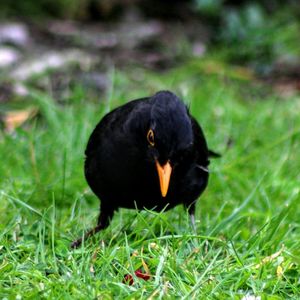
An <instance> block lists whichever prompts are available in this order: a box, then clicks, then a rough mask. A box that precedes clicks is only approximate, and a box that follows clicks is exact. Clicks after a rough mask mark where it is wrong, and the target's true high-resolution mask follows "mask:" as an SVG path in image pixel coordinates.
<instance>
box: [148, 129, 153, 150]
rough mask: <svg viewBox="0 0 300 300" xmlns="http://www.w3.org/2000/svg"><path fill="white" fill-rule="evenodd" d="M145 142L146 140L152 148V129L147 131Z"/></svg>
mask: <svg viewBox="0 0 300 300" xmlns="http://www.w3.org/2000/svg"><path fill="white" fill-rule="evenodd" d="M147 140H148V143H149V144H150V145H151V146H154V144H155V143H154V132H153V130H152V129H149V131H148V133H147Z"/></svg>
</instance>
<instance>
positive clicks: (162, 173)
mask: <svg viewBox="0 0 300 300" xmlns="http://www.w3.org/2000/svg"><path fill="white" fill-rule="evenodd" d="M156 169H157V173H158V178H159V185H160V192H161V195H162V197H166V195H167V193H168V189H169V184H170V178H171V173H172V167H171V165H170V162H169V161H168V162H167V163H165V164H164V165H163V166H161V164H160V163H159V162H158V161H157V160H156Z"/></svg>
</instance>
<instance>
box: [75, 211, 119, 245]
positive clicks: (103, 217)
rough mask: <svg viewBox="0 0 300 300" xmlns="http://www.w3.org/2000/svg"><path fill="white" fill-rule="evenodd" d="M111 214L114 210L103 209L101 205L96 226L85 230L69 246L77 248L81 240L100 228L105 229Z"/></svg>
mask: <svg viewBox="0 0 300 300" xmlns="http://www.w3.org/2000/svg"><path fill="white" fill-rule="evenodd" d="M113 214H114V211H111V210H109V211H108V210H106V209H103V207H101V212H100V214H99V217H98V222H97V226H96V227H94V228H92V229H90V230H89V231H87V232H86V233H85V234H84V236H83V237H80V238H79V239H77V240H75V241H74V242H73V243H72V244H71V248H73V249H74V248H78V247H79V246H80V245H81V243H82V241H83V240H87V239H88V238H89V237H91V236H93V235H95V234H96V233H97V232H99V231H100V230H102V229H105V228H106V227H107V226H108V225H109V222H110V220H111V218H112V216H113Z"/></svg>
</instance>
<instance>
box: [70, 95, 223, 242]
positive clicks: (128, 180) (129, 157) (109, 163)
mask: <svg viewBox="0 0 300 300" xmlns="http://www.w3.org/2000/svg"><path fill="white" fill-rule="evenodd" d="M85 155H86V160H85V177H86V180H87V182H88V184H89V186H90V187H91V189H92V191H93V192H94V193H95V194H96V195H97V196H98V198H99V199H100V200H101V205H100V214H99V218H98V223H97V226H96V227H95V228H94V229H92V230H90V231H89V232H87V233H86V234H85V236H84V238H88V237H89V236H91V235H93V234H95V233H96V232H98V231H100V230H102V229H104V228H106V227H107V226H108V225H109V222H110V220H111V218H112V217H113V214H114V212H115V211H116V210H118V208H119V207H124V208H133V209H135V208H137V209H144V208H147V209H153V210H156V211H161V210H162V209H166V210H168V209H170V208H172V207H174V206H176V205H178V204H181V203H182V204H184V206H185V207H186V208H187V210H188V212H189V214H190V216H191V220H192V223H193V225H194V213H195V203H196V200H197V198H198V197H199V196H200V195H201V193H202V192H203V191H204V189H205V188H206V186H207V182H208V176H209V172H208V165H209V157H210V156H217V154H216V153H214V152H212V151H210V150H208V148H207V144H206V140H205V137H204V134H203V132H202V129H201V127H200V126H199V124H198V123H197V121H196V120H195V119H194V118H193V117H192V116H191V115H190V114H189V111H188V109H187V107H186V106H185V105H184V104H183V103H182V102H181V100H180V99H179V98H178V97H177V96H176V95H174V94H173V93H171V92H169V91H161V92H158V93H156V94H155V95H154V96H152V97H147V98H142V99H137V100H133V101H131V102H129V103H127V104H125V105H123V106H120V107H118V108H116V109H115V110H113V111H112V112H110V113H108V114H107V115H105V116H104V117H103V119H102V120H101V121H100V122H99V123H98V125H97V126H96V128H95V129H94V131H93V133H92V134H91V137H90V139H89V141H88V145H87V148H86V151H85ZM81 242H82V238H80V239H78V240H76V241H74V242H73V243H72V247H73V248H75V247H78V246H79V245H80V244H81Z"/></svg>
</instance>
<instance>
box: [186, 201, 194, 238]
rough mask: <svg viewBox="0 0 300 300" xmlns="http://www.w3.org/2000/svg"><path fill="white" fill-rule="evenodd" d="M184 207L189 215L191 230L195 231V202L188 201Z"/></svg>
mask: <svg viewBox="0 0 300 300" xmlns="http://www.w3.org/2000/svg"><path fill="white" fill-rule="evenodd" d="M186 209H187V211H188V213H189V215H190V219H191V224H192V228H193V231H194V232H196V222H195V210H196V205H195V202H192V203H190V204H189V205H188V206H187V205H186Z"/></svg>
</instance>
